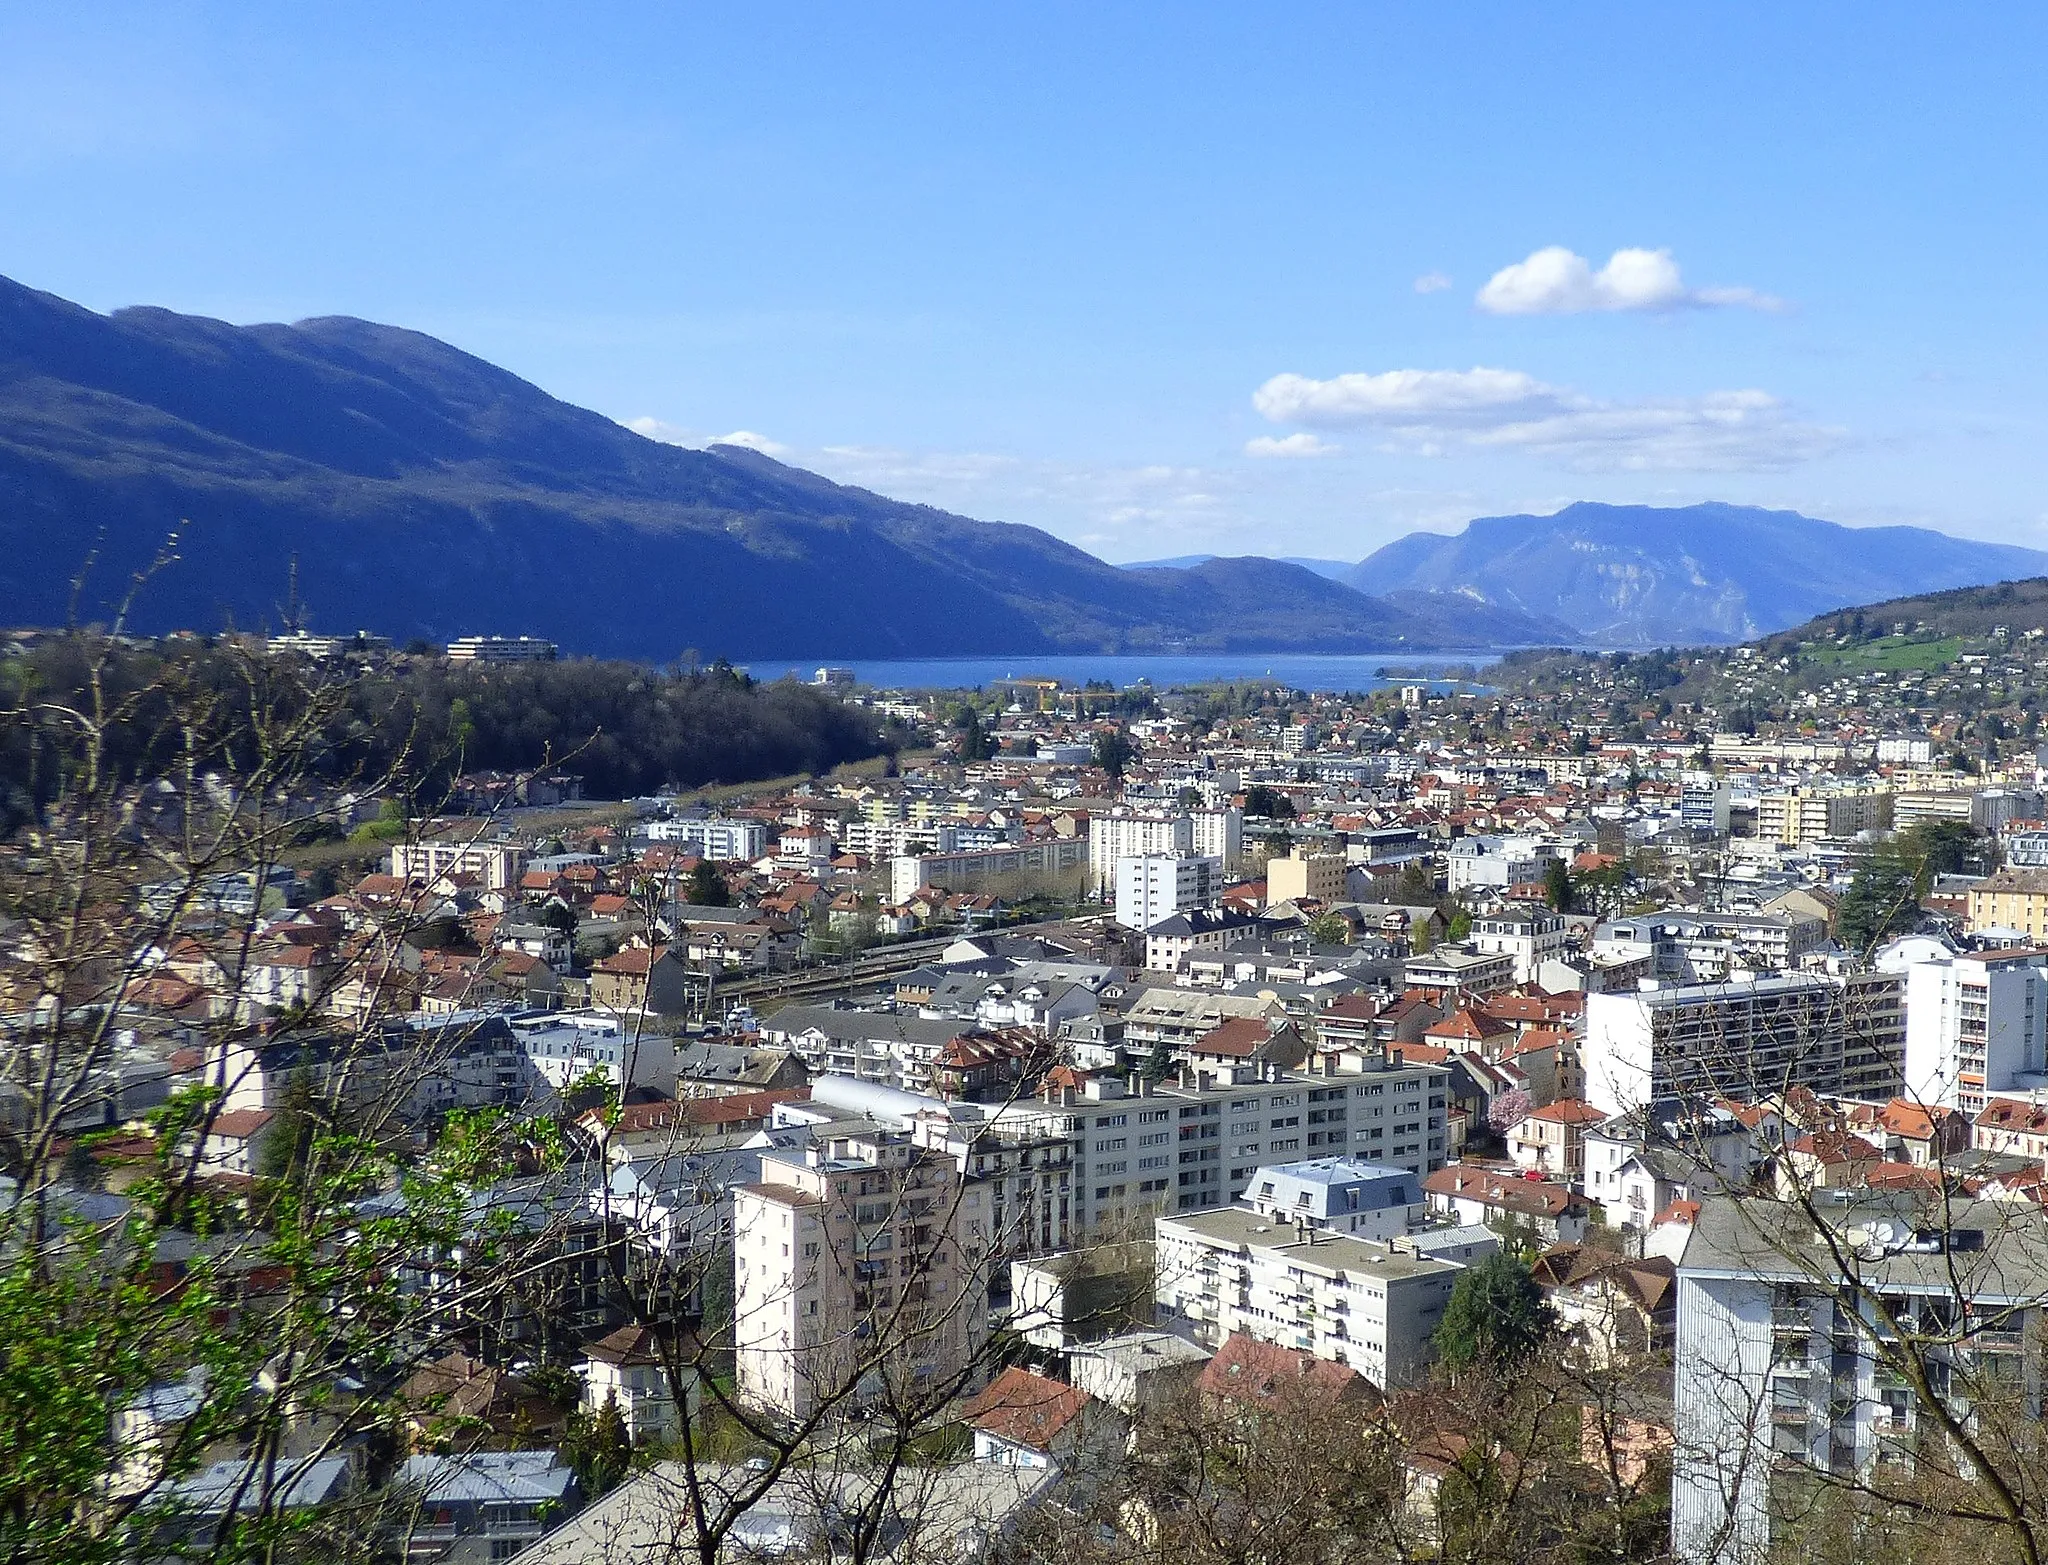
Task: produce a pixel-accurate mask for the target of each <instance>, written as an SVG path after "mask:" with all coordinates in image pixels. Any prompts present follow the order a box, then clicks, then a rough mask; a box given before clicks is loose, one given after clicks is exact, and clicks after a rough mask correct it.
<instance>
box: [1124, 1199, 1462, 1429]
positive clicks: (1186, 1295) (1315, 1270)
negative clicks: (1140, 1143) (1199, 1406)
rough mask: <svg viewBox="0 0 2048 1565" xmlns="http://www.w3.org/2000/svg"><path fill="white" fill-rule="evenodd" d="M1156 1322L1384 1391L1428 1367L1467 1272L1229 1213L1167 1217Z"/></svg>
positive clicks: (1367, 1243) (1162, 1224) (1211, 1343)
mask: <svg viewBox="0 0 2048 1565" xmlns="http://www.w3.org/2000/svg"><path fill="white" fill-rule="evenodd" d="M1157 1265H1158V1271H1157V1280H1156V1282H1155V1284H1154V1289H1155V1292H1154V1300H1153V1302H1154V1306H1155V1313H1156V1318H1157V1319H1158V1320H1159V1321H1160V1323H1161V1324H1163V1325H1166V1326H1167V1327H1168V1328H1169V1329H1173V1330H1178V1331H1181V1332H1183V1333H1185V1334H1187V1335H1189V1336H1192V1337H1193V1338H1194V1339H1195V1340H1196V1341H1197V1342H1199V1343H1201V1344H1202V1345H1203V1346H1204V1347H1207V1348H1211V1349H1214V1348H1217V1347H1220V1346H1221V1345H1222V1343H1223V1341H1224V1339H1225V1338H1227V1337H1228V1336H1229V1335H1230V1334H1231V1333H1232V1332H1239V1331H1241V1332H1243V1333H1245V1334H1246V1335H1247V1336H1251V1337H1256V1338H1257V1339H1258V1340H1260V1341H1261V1342H1273V1343H1278V1344H1279V1345H1281V1346H1282V1347H1288V1348H1295V1349H1298V1350H1300V1351H1302V1352H1305V1353H1312V1354H1314V1355H1315V1356H1316V1357H1317V1358H1321V1359H1331V1360H1334V1361H1335V1362H1337V1363H1339V1364H1348V1365H1349V1366H1350V1367H1351V1368H1353V1369H1355V1370H1357V1371H1358V1372H1359V1373H1360V1374H1362V1375H1364V1376H1365V1377H1366V1379H1368V1380H1370V1381H1371V1382H1372V1383H1373V1384H1374V1385H1376V1386H1379V1387H1381V1388H1382V1389H1386V1388H1391V1387H1398V1386H1405V1385H1409V1384H1412V1383H1413V1382H1414V1381H1415V1380H1417V1379H1418V1378H1420V1376H1421V1375H1422V1373H1423V1372H1424V1371H1425V1370H1426V1369H1427V1368H1428V1366H1429V1363H1430V1360H1431V1358H1432V1357H1433V1356H1434V1355H1433V1351H1432V1344H1431V1340H1430V1339H1431V1337H1432V1336H1433V1335H1434V1333H1435V1331H1436V1327H1437V1322H1438V1321H1439V1320H1441V1319H1442V1318H1443V1312H1444V1306H1445V1305H1446V1304H1448V1303H1449V1302H1450V1297H1451V1288H1452V1285H1453V1284H1454V1283H1455V1282H1456V1281H1457V1278H1458V1274H1459V1273H1460V1272H1461V1271H1463V1270H1464V1268H1463V1267H1461V1266H1458V1265H1455V1264H1453V1263H1451V1262H1449V1261H1438V1260H1424V1259H1422V1258H1420V1257H1418V1256H1414V1255H1408V1254H1403V1253H1401V1252H1400V1251H1397V1250H1394V1249H1392V1248H1390V1247H1389V1246H1387V1245H1385V1244H1381V1243H1378V1242H1375V1241H1373V1240H1369V1239H1354V1238H1352V1237H1350V1236H1349V1235H1347V1234H1335V1233H1326V1232H1324V1231H1322V1230H1319V1229H1316V1228H1313V1227H1309V1226H1307V1225H1306V1224H1304V1225H1301V1226H1298V1227H1297V1226H1296V1225H1294V1224H1291V1223H1275V1222H1273V1221H1271V1220H1270V1219H1269V1218H1267V1217H1265V1216H1263V1215H1261V1214H1260V1213H1258V1212H1254V1211H1249V1210H1246V1209H1244V1208H1241V1207H1232V1208H1229V1209H1226V1210H1223V1211H1218V1212H1202V1213H1197V1214H1193V1215H1190V1216H1186V1217H1162V1218H1160V1219H1159V1224H1158V1230H1157Z"/></svg>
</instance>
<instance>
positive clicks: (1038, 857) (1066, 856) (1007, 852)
mask: <svg viewBox="0 0 2048 1565" xmlns="http://www.w3.org/2000/svg"><path fill="white" fill-rule="evenodd" d="M1087 862H1088V839H1087V838H1085V837H1048V838H1047V839H1046V840H1045V841H1043V842H1024V843H1018V844H1016V845H1015V846H1012V847H1005V848H996V849H990V850H986V851H982V852H969V853H926V854H922V855H919V856H917V857H900V858H894V859H891V860H890V861H889V900H890V901H891V902H908V901H909V900H910V899H911V898H912V897H914V896H916V895H917V893H918V892H920V891H922V890H924V889H925V887H927V886H939V887H942V888H944V889H945V890H947V891H972V890H976V889H979V888H980V887H982V886H984V885H986V884H987V883H988V882H989V881H992V880H1001V879H1004V878H1006V877H1017V878H1032V877H1041V878H1050V877H1056V876H1059V875H1063V874H1065V873H1066V872H1067V871H1068V870H1071V869H1075V868H1077V867H1078V866H1080V865H1083V864H1085V863H1087Z"/></svg>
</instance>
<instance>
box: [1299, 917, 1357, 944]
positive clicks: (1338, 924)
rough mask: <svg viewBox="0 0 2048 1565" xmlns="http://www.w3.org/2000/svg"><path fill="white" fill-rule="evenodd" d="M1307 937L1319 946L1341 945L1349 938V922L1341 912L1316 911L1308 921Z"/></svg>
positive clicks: (1348, 940) (1347, 942)
mask: <svg viewBox="0 0 2048 1565" xmlns="http://www.w3.org/2000/svg"><path fill="white" fill-rule="evenodd" d="M1308 937H1309V939H1311V940H1313V941H1314V942H1315V943H1316V944H1317V945H1319V946H1341V945H1346V944H1349V942H1350V940H1351V924H1350V922H1349V921H1348V920H1347V919H1346V918H1345V917H1344V915H1343V914H1341V913H1318V914H1317V915H1316V916H1315V917H1314V918H1313V919H1311V920H1310V921H1309V926H1308Z"/></svg>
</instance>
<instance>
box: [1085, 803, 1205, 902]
mask: <svg viewBox="0 0 2048 1565" xmlns="http://www.w3.org/2000/svg"><path fill="white" fill-rule="evenodd" d="M1087 846H1088V884H1089V887H1090V889H1091V890H1093V892H1094V893H1095V895H1097V896H1108V895H1109V894H1110V893H1111V892H1112V890H1113V889H1114V888H1115V885H1116V863H1117V860H1118V859H1124V858H1137V857H1144V856H1146V855H1150V854H1160V853H1164V854H1178V853H1193V854H1198V855H1200V856H1201V857H1204V858H1213V859H1218V860H1220V861H1221V862H1222V864H1223V868H1224V869H1225V870H1226V871H1229V870H1233V869H1235V868H1236V867H1237V865H1238V862H1239V861H1240V860H1241V859H1242V858H1243V857H1244V816H1243V814H1242V813H1241V812H1240V811H1238V810H1233V809H1221V810H1187V811H1180V812H1177V813H1171V814H1167V813H1159V814H1152V813H1138V812H1135V811H1131V810H1121V809H1119V810H1112V811H1109V812H1108V813H1106V814H1101V815H1096V816H1094V817H1092V818H1091V819H1090V820H1089V822H1088V839H1087Z"/></svg>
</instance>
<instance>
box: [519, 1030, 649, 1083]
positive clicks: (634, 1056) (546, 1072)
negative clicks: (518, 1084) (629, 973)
mask: <svg viewBox="0 0 2048 1565" xmlns="http://www.w3.org/2000/svg"><path fill="white" fill-rule="evenodd" d="M506 1025H507V1026H508V1027H510V1028H511V1031H512V1037H513V1040H514V1041H515V1042H516V1043H517V1044H518V1045H519V1047H520V1048H521V1049H522V1050H524V1051H525V1054H526V1058H527V1060H528V1062H529V1063H530V1064H531V1065H532V1067H533V1069H534V1071H535V1073H536V1074H538V1075H539V1076H540V1077H541V1078H542V1079H543V1080H545V1081H546V1082H547V1083H548V1085H549V1086H551V1087H553V1088H554V1089H555V1090H556V1091H557V1092H564V1091H567V1090H568V1088H569V1086H570V1084H571V1083H573V1082H578V1081H582V1080H583V1079H584V1078H586V1077H588V1076H591V1075H598V1076H602V1077H603V1078H604V1079H605V1081H606V1082H608V1083H609V1084H610V1085H612V1086H613V1087H617V1088H626V1087H653V1088H656V1089H658V1090H660V1091H663V1092H668V1091H672V1090H674V1087H675V1081H676V1044H675V1039H674V1038H672V1037H670V1036H669V1035H668V1034H667V1033H665V1032H662V1031H660V1030H659V1029H656V1028H653V1027H641V1026H639V1025H637V1024H636V1021H635V1019H634V1018H632V1017H626V1016H620V1015H619V1014H618V1013H616V1012H613V1011H546V1012H542V1013H540V1014H538V1015H534V1016H515V1017H511V1018H509V1019H508V1020H507V1023H506Z"/></svg>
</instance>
